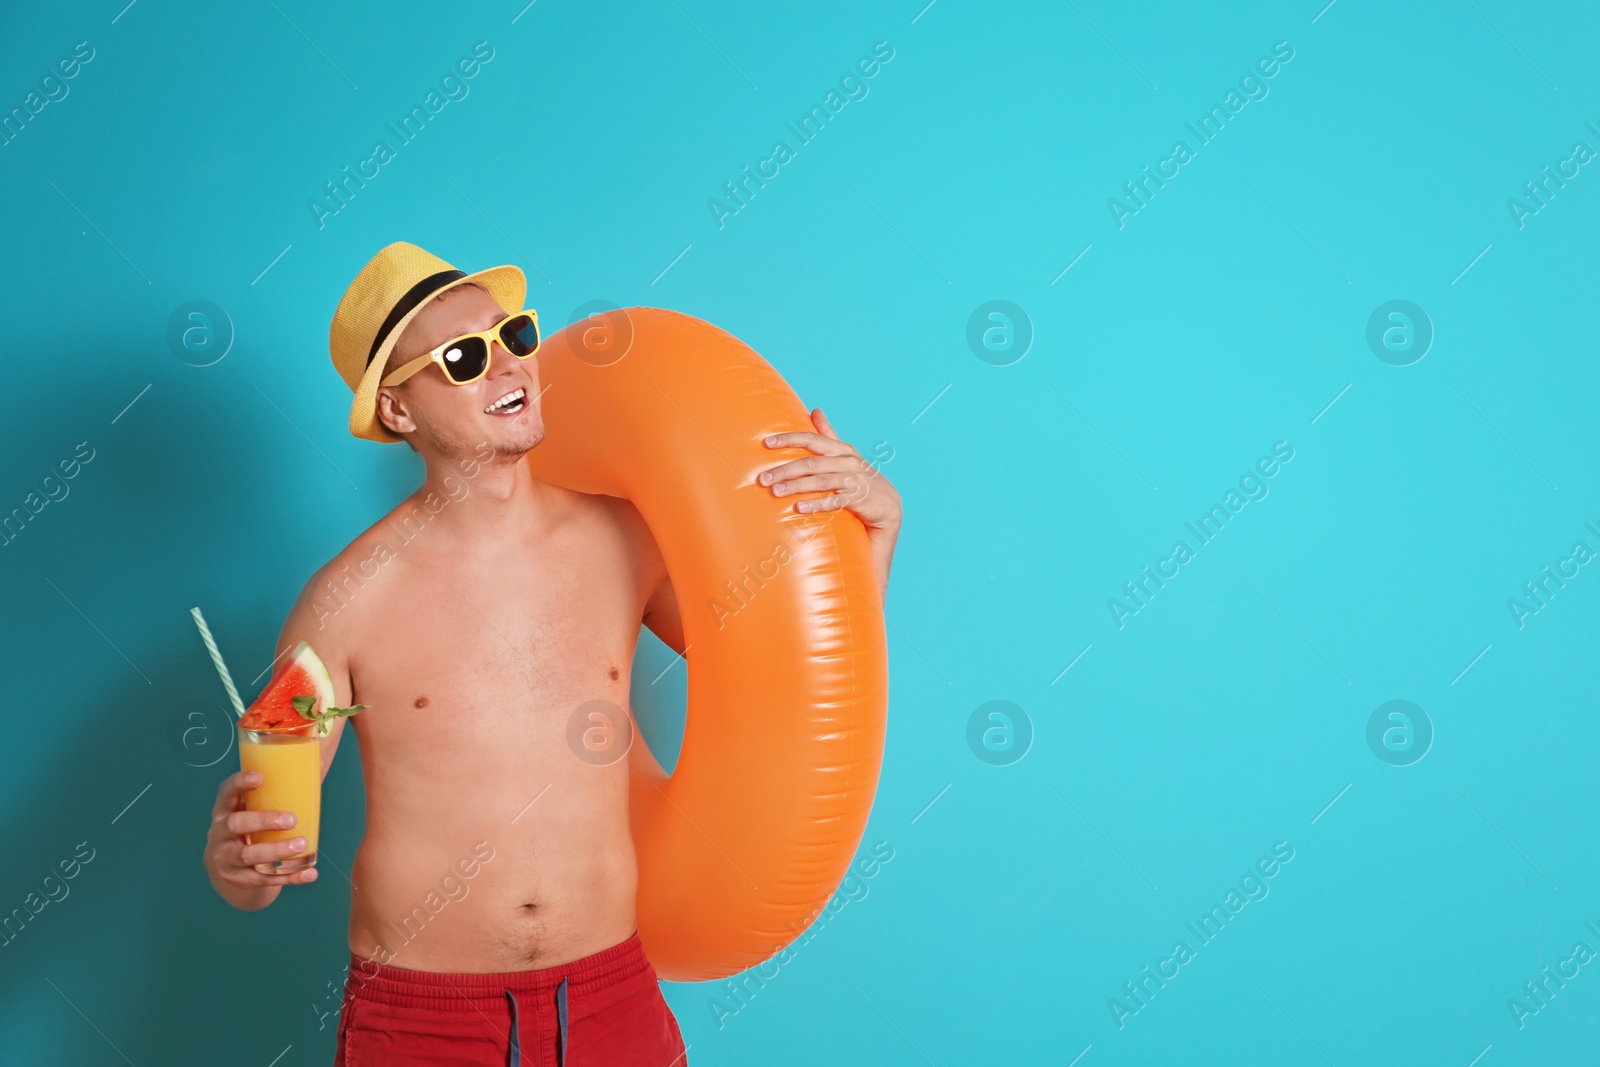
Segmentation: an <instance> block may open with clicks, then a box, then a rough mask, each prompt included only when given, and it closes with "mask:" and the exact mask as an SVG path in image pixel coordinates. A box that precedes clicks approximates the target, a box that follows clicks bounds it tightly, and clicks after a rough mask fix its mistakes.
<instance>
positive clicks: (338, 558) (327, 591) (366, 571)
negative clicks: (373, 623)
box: [277, 499, 409, 698]
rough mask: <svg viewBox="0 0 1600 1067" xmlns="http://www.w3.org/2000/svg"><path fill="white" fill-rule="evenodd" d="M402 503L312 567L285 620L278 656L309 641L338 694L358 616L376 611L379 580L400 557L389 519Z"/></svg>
mask: <svg viewBox="0 0 1600 1067" xmlns="http://www.w3.org/2000/svg"><path fill="white" fill-rule="evenodd" d="M407 503H409V499H408V501H406V502H404V503H402V504H401V505H400V507H397V508H395V509H394V511H391V512H390V513H389V514H388V515H385V516H384V517H383V518H381V519H379V520H378V521H377V522H375V523H373V524H372V525H371V526H369V527H367V528H366V529H365V530H363V531H362V532H361V533H359V534H357V535H356V537H355V538H353V539H352V540H351V541H350V543H349V544H347V545H345V546H344V548H342V549H340V550H339V551H338V552H337V553H335V554H334V556H333V558H331V559H329V560H328V561H327V562H326V563H324V564H323V565H322V566H320V567H318V568H317V569H316V570H315V571H314V572H312V574H311V576H310V577H309V578H307V579H306V583H305V585H304V586H303V587H302V588H301V590H300V595H299V596H298V597H296V598H295V602H294V606H293V607H292V608H290V610H289V614H288V617H287V618H286V619H285V620H284V624H283V631H282V634H281V636H280V637H279V639H278V648H277V653H278V655H280V656H281V655H283V654H284V653H285V652H287V651H288V650H289V649H291V648H293V647H294V646H295V645H296V644H297V643H298V642H300V641H305V642H307V643H308V644H310V645H311V646H312V647H313V648H315V649H316V650H317V655H318V656H319V657H321V659H322V661H323V663H324V664H326V665H327V667H328V670H329V671H330V672H332V674H333V676H334V686H335V688H336V689H341V690H342V691H341V697H342V698H343V697H347V696H348V693H347V691H343V690H344V686H348V684H349V683H348V681H345V682H344V685H343V686H341V675H343V676H344V677H345V678H346V679H348V676H349V661H350V655H351V650H352V649H353V648H354V647H355V646H356V644H357V635H358V633H359V631H360V628H361V619H362V618H363V617H370V616H371V615H372V613H373V612H375V611H380V610H381V608H380V606H379V602H380V601H381V600H382V599H383V596H382V586H383V584H384V583H382V582H381V581H380V579H381V578H382V577H383V572H384V570H385V569H386V568H388V569H393V568H392V566H391V564H393V563H394V562H395V561H396V560H397V559H398V558H399V555H400V548H399V546H400V544H401V541H400V539H399V536H398V535H397V534H396V532H395V529H394V520H395V516H396V514H397V513H398V512H400V511H401V509H402V508H404V507H405V506H406V504H407Z"/></svg>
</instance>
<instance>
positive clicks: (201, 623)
mask: <svg viewBox="0 0 1600 1067" xmlns="http://www.w3.org/2000/svg"><path fill="white" fill-rule="evenodd" d="M189 614H191V615H193V616H194V624H195V625H196V626H198V627H200V640H202V641H204V642H205V643H206V651H207V652H209V653H211V662H212V663H213V664H214V665H215V666H216V668H217V674H218V675H220V676H221V678H222V687H223V688H224V689H226V690H227V691H228V700H229V701H230V702H231V703H232V704H233V713H234V715H236V716H237V717H239V718H241V719H242V718H244V704H243V703H241V702H240V700H239V691H238V690H237V689H235V688H234V687H233V677H232V676H231V675H229V674H228V667H227V664H225V663H223V662H222V653H221V652H218V651H217V642H216V640H215V639H214V638H213V637H212V636H211V627H209V626H207V625H206V619H205V616H204V615H201V614H200V609H199V608H198V607H193V608H190V609H189Z"/></svg>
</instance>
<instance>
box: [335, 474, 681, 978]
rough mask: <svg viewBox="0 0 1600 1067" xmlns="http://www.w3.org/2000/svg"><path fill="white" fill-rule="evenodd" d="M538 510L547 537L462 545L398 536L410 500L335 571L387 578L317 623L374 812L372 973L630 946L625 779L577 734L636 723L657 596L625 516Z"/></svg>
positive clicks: (492, 533) (419, 526)
mask: <svg viewBox="0 0 1600 1067" xmlns="http://www.w3.org/2000/svg"><path fill="white" fill-rule="evenodd" d="M541 490H542V491H545V492H547V493H548V494H549V499H550V500H551V501H552V505H553V506H551V507H549V508H547V509H546V510H545V512H544V515H545V516H546V522H545V523H544V525H543V527H542V528H539V529H529V530H486V531H481V532H478V533H471V534H466V535H462V536H457V535H455V533H454V531H452V530H451V529H449V528H446V527H443V526H440V525H437V524H436V520H435V521H434V522H427V521H426V520H423V521H420V522H419V521H416V519H414V520H413V521H412V522H411V523H410V524H409V525H406V524H404V522H403V520H404V519H405V517H406V516H408V515H413V508H414V507H415V506H417V500H416V499H415V498H413V499H409V500H407V501H406V502H404V503H403V504H402V505H401V506H400V507H398V508H396V509H395V511H394V512H391V513H390V515H389V516H387V517H386V518H385V519H384V520H380V521H379V522H378V523H376V524H375V525H374V526H373V527H372V528H371V529H370V530H368V531H366V532H365V533H363V534H362V535H361V537H359V538H357V539H356V541H354V542H352V543H351V545H350V546H349V547H347V548H346V549H345V550H344V551H343V552H342V553H341V554H340V556H339V557H337V558H336V559H335V560H334V561H333V562H332V563H330V564H329V565H328V567H326V568H324V573H338V574H341V575H342V574H348V573H350V572H352V571H355V570H356V568H355V567H351V568H350V571H343V570H342V567H343V565H344V564H345V563H347V562H351V561H353V560H369V561H370V560H373V559H375V558H381V559H382V562H379V563H371V562H369V563H368V564H367V565H366V567H365V568H363V570H362V571H361V573H362V575H363V578H362V579H361V581H360V584H356V583H354V582H351V581H349V580H345V581H344V593H343V605H342V606H341V607H340V608H339V610H338V611H337V613H336V614H335V615H334V616H333V617H331V618H325V619H324V620H323V625H324V628H325V630H326V631H329V633H328V636H327V637H325V638H323V640H325V641H334V642H337V643H338V644H339V645H340V646H341V647H342V650H343V651H344V653H345V656H346V657H347V659H348V665H349V671H350V679H351V684H352V689H353V696H354V699H355V701H357V702H359V703H362V704H365V705H366V706H367V707H366V710H364V711H363V712H362V713H361V714H360V715H358V716H355V717H354V718H352V719H350V720H348V721H349V723H350V725H351V726H352V727H353V728H354V729H355V731H356V735H357V738H358V740H359V743H360V749H361V759H362V774H363V777H364V779H365V785H366V799H367V830H366V836H365V838H364V840H363V841H362V843H361V846H360V848H359V850H358V852H357V854H356V857H355V861H354V865H353V866H352V868H351V870H350V871H348V872H347V873H348V875H349V878H350V880H351V883H352V885H353V889H352V893H351V917H350V948H351V951H353V952H355V953H357V954H358V955H361V956H363V957H365V958H377V959H379V960H380V961H382V962H386V963H389V964H391V965H393V966H397V967H405V968H411V969H415V970H431V971H452V972H462V973H465V972H485V971H512V970H523V969H529V968H535V967H543V966H549V965H551V964H554V963H559V962H562V961H565V960H570V959H576V958H578V957H582V956H585V955H588V954H590V953H593V952H595V951H598V950H599V949H602V948H606V947H608V946H611V945H615V944H617V943H618V942H621V941H623V940H624V939H626V938H627V937H628V936H629V935H630V934H631V933H632V932H633V931H634V929H635V926H634V922H635V915H634V894H635V889H636V884H637V867H636V860H635V856H634V850H633V843H632V839H631V838H630V836H629V828H628V760H627V758H625V757H624V758H619V759H616V760H615V761H614V762H610V763H605V762H603V761H602V760H596V759H593V758H590V759H587V760H586V759H583V758H580V757H579V755H578V754H577V753H576V752H575V751H574V749H573V748H572V747H571V745H570V744H569V726H570V723H571V720H572V718H573V716H574V713H575V711H576V710H577V709H578V708H579V707H580V705H584V704H585V703H587V702H590V701H596V700H601V701H607V702H609V703H610V704H611V705H614V706H615V708H616V710H617V711H618V713H619V714H621V713H624V712H625V711H626V709H627V708H628V705H629V701H628V689H629V682H630V677H629V676H630V668H631V666H632V662H633V654H634V647H635V644H636V643H637V640H638V636H639V627H640V618H641V615H642V613H643V609H644V604H645V601H646V599H647V598H648V596H649V594H650V584H651V581H652V580H653V576H652V575H649V574H644V573H641V566H642V565H641V564H640V562H639V559H640V554H639V553H638V552H637V551H636V548H637V541H638V537H639V531H640V530H641V529H642V523H641V522H640V521H639V520H638V516H637V512H635V511H633V509H632V506H631V505H630V504H628V503H627V502H625V501H620V500H616V499H615V498H611V497H603V496H588V495H584V494H578V493H571V492H568V491H566V490H561V489H555V488H554V487H549V486H542V487H541ZM445 506H448V505H445ZM427 514H428V510H427V509H426V508H423V509H422V512H421V515H422V516H426V515H427ZM645 536H648V534H647V533H646V534H645ZM379 541H381V542H383V544H384V545H386V546H387V547H388V549H389V550H390V551H389V552H382V551H376V550H375V546H376V544H377V542H379ZM374 570H376V572H377V573H376V574H375V575H374V576H373V577H371V578H365V577H364V576H365V575H369V574H373V571H374ZM319 636H320V635H319ZM593 707H600V708H604V705H591V708H593ZM329 814H330V815H331V814H332V813H329ZM469 872H470V873H469ZM332 873H333V872H331V871H325V872H324V876H327V875H328V874H332Z"/></svg>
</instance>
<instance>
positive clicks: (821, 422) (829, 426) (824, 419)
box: [811, 408, 839, 441]
mask: <svg viewBox="0 0 1600 1067" xmlns="http://www.w3.org/2000/svg"><path fill="white" fill-rule="evenodd" d="M811 422H812V424H813V425H815V426H816V428H817V429H819V430H821V431H822V432H823V433H824V434H826V435H827V436H829V437H831V438H833V439H834V440H835V441H837V440H839V434H838V433H837V432H836V431H835V430H834V428H833V423H831V422H829V421H828V416H826V415H824V414H823V413H822V409H821V408H817V409H816V410H815V411H813V412H812V413H811Z"/></svg>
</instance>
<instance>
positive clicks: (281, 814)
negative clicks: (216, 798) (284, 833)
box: [221, 811, 295, 837]
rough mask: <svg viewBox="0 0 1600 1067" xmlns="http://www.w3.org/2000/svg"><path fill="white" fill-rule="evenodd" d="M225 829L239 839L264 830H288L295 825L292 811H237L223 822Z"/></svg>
mask: <svg viewBox="0 0 1600 1067" xmlns="http://www.w3.org/2000/svg"><path fill="white" fill-rule="evenodd" d="M221 822H222V824H223V829H224V830H226V831H227V832H228V833H229V834H231V835H233V836H235V837H238V836H240V835H243V834H254V833H260V832H261V831H262V830H287V829H289V827H291V826H293V825H294V824H295V817H294V813H293V812H291V811H235V812H231V813H229V814H228V815H227V816H226V817H225V818H224V819H222V820H221Z"/></svg>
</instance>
